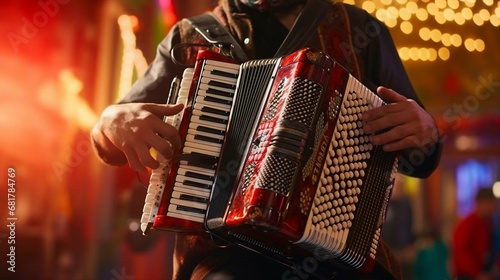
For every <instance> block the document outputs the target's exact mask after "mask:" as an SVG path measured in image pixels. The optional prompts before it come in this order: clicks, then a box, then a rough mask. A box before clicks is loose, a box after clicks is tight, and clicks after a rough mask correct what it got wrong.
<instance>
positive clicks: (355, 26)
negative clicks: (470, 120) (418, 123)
mask: <svg viewBox="0 0 500 280" xmlns="http://www.w3.org/2000/svg"><path fill="white" fill-rule="evenodd" d="M346 10H347V11H348V13H349V15H350V16H349V17H350V22H351V32H352V34H353V44H354V49H355V51H356V53H357V56H358V57H359V61H360V62H361V63H363V65H361V68H362V69H364V73H362V76H363V83H364V84H366V85H367V86H369V87H371V88H372V89H373V90H375V88H376V87H377V86H385V87H388V88H391V89H393V90H395V91H396V92H398V93H399V94H401V95H404V96H405V97H407V98H409V99H413V100H415V101H416V102H417V103H418V104H419V105H420V106H421V107H422V108H424V109H425V107H424V105H423V104H422V102H421V100H420V99H419V98H418V96H417V94H416V92H415V90H414V89H413V86H412V84H411V82H410V79H409V77H408V75H407V73H406V70H405V68H404V66H403V63H402V61H401V59H400V58H399V54H398V52H397V49H396V46H395V44H394V41H393V39H392V36H391V34H390V32H389V30H388V29H387V27H386V26H385V25H384V24H383V23H381V22H380V21H379V20H377V19H375V18H374V17H372V16H371V15H370V14H368V13H367V12H366V11H363V10H361V9H359V8H356V7H354V6H348V7H347V9H346ZM441 150H442V144H441V137H440V136H439V135H438V136H437V141H436V143H427V144H425V145H424V147H423V148H422V149H412V150H407V151H404V152H403V153H402V157H401V162H400V165H399V172H401V173H403V174H405V175H408V176H413V177H419V178H425V177H428V176H430V174H431V173H432V172H433V171H434V170H435V169H436V168H437V166H438V164H439V160H440V157H441Z"/></svg>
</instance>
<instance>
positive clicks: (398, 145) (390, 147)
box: [382, 135, 415, 152]
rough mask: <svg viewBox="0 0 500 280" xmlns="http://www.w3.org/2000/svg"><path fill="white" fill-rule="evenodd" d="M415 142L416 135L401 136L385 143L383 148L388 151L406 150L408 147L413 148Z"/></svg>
mask: <svg viewBox="0 0 500 280" xmlns="http://www.w3.org/2000/svg"><path fill="white" fill-rule="evenodd" d="M414 143H415V137H414V135H410V136H407V137H404V138H401V139H399V140H397V141H394V142H391V143H388V144H385V145H383V147H382V148H383V149H384V151H386V152H396V151H402V150H405V149H408V148H412V147H414V146H415V145H414Z"/></svg>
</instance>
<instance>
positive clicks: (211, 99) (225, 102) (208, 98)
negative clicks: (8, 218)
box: [203, 96, 233, 105]
mask: <svg viewBox="0 0 500 280" xmlns="http://www.w3.org/2000/svg"><path fill="white" fill-rule="evenodd" d="M203 100H205V101H207V102H213V103H218V104H222V105H231V104H232V103H233V101H230V100H225V99H220V98H215V97H211V96H205V97H204V98H203Z"/></svg>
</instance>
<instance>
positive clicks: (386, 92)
mask: <svg viewBox="0 0 500 280" xmlns="http://www.w3.org/2000/svg"><path fill="white" fill-rule="evenodd" d="M377 94H378V96H380V98H382V100H384V101H385V102H387V103H396V102H400V101H406V99H407V98H406V97H405V96H403V95H401V94H399V93H397V92H396V91H394V90H392V89H390V88H386V87H382V86H380V87H378V88H377Z"/></svg>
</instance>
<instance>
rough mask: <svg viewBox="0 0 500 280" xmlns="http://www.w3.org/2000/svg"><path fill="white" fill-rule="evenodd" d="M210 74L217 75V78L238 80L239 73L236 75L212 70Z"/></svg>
mask: <svg viewBox="0 0 500 280" xmlns="http://www.w3.org/2000/svg"><path fill="white" fill-rule="evenodd" d="M210 73H211V74H213V75H217V76H223V77H229V78H235V79H237V78H238V73H236V74H235V73H229V72H224V71H221V70H217V69H214V70H212V71H211V72H210Z"/></svg>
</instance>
